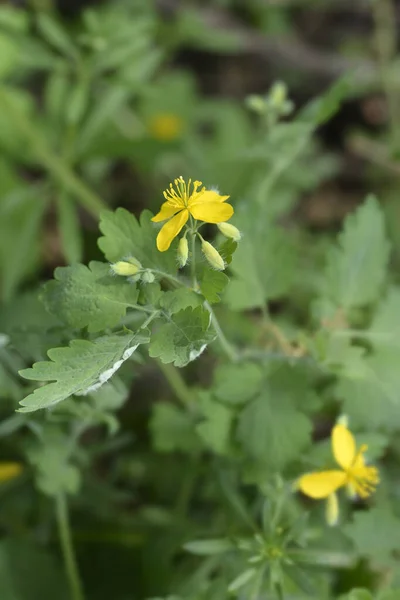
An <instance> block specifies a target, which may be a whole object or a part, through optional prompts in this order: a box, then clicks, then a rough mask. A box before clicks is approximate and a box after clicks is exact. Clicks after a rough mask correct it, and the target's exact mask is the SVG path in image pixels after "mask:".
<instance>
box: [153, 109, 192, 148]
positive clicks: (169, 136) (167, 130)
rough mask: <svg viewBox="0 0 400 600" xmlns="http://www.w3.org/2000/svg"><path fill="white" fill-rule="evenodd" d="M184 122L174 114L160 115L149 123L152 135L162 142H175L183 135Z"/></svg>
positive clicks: (155, 116)
mask: <svg viewBox="0 0 400 600" xmlns="http://www.w3.org/2000/svg"><path fill="white" fill-rule="evenodd" d="M183 127H184V123H183V120H182V119H181V117H178V115H175V114H174V113H159V114H156V115H154V116H153V117H152V118H151V119H150V120H149V123H148V129H149V132H150V135H151V136H152V137H153V138H155V139H156V140H159V141H161V142H169V141H171V140H175V139H176V138H177V137H179V135H180V134H181V133H182V130H183Z"/></svg>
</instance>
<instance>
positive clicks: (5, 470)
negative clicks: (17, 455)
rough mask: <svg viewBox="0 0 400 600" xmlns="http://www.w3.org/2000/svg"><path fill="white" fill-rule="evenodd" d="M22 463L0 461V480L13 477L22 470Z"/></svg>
mask: <svg viewBox="0 0 400 600" xmlns="http://www.w3.org/2000/svg"><path fill="white" fill-rule="evenodd" d="M22 468H23V467H22V465H21V463H18V462H0V481H1V482H2V481H8V480H9V479H14V477H18V475H19V474H20V473H21V472H22Z"/></svg>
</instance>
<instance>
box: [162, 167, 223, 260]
mask: <svg viewBox="0 0 400 600" xmlns="http://www.w3.org/2000/svg"><path fill="white" fill-rule="evenodd" d="M174 183H175V188H176V189H174V186H173V185H172V183H170V186H169V189H167V190H165V192H164V198H165V199H166V202H164V204H163V205H162V206H161V210H160V212H159V213H158V214H157V215H156V216H155V217H153V218H152V221H154V222H156V223H158V222H160V221H167V222H166V223H165V225H163V226H162V228H161V229H160V232H159V234H158V236H157V248H158V250H159V251H160V252H165V250H168V248H169V247H170V245H171V242H172V240H173V239H174V238H175V237H176V236H177V235H179V232H180V231H181V229H182V227H183V226H184V225H185V223H186V222H187V221H188V219H189V216H192V217H193V218H194V219H197V220H199V221H205V222H206V223H222V222H224V221H228V220H229V219H230V218H231V216H232V215H233V208H232V206H231V205H230V204H225V200H227V199H228V198H229V196H220V194H218V192H215V191H214V190H207V189H206V188H205V187H200V186H201V181H194V182H193V189H192V190H191V185H192V180H191V179H189V182H188V183H186V182H185V181H184V179H183V178H182V177H179V179H175V181H174ZM199 188H200V189H199Z"/></svg>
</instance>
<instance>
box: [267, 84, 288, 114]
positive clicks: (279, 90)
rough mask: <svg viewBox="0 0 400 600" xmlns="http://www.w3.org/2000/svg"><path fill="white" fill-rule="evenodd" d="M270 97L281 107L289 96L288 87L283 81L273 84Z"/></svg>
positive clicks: (273, 102) (275, 104) (274, 103)
mask: <svg viewBox="0 0 400 600" xmlns="http://www.w3.org/2000/svg"><path fill="white" fill-rule="evenodd" d="M269 97H270V99H271V102H272V104H273V105H274V106H276V107H278V108H280V107H281V106H282V105H283V104H284V103H285V102H286V98H287V87H286V84H285V83H283V82H282V81H277V82H275V83H274V84H273V86H272V88H271V91H270V93H269Z"/></svg>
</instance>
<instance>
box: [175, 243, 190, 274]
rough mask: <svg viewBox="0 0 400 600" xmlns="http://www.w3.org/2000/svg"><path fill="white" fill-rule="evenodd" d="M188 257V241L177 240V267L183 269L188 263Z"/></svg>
mask: <svg viewBox="0 0 400 600" xmlns="http://www.w3.org/2000/svg"><path fill="white" fill-rule="evenodd" d="M188 257H189V245H188V241H187V239H186V237H183V238H181V239H180V240H179V244H178V252H177V258H178V265H179V267H180V268H181V269H182V267H184V266H185V265H186V263H187V261H188Z"/></svg>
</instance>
